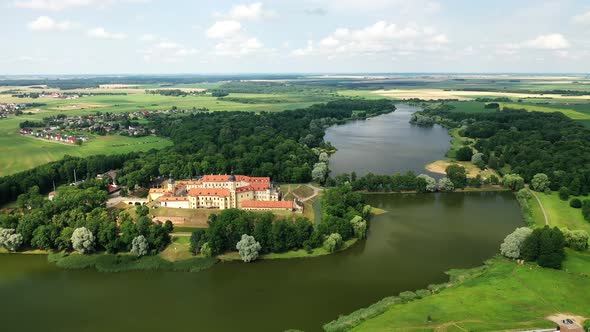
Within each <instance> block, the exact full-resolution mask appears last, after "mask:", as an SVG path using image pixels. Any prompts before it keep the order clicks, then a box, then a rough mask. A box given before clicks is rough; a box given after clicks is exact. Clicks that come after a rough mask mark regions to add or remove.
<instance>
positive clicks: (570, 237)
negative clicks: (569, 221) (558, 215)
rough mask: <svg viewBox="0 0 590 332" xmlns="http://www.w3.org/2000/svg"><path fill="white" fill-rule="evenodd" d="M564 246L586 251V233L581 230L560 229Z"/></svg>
mask: <svg viewBox="0 0 590 332" xmlns="http://www.w3.org/2000/svg"><path fill="white" fill-rule="evenodd" d="M561 232H562V233H563V236H564V239H565V243H566V246H567V247H569V248H572V249H574V250H577V251H585V250H586V249H588V232H586V231H583V230H569V229H568V228H562V229H561Z"/></svg>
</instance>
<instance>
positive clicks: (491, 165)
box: [488, 155, 498, 169]
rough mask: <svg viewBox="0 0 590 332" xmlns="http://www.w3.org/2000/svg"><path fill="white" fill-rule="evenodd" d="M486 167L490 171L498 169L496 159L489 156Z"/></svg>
mask: <svg viewBox="0 0 590 332" xmlns="http://www.w3.org/2000/svg"><path fill="white" fill-rule="evenodd" d="M488 167H489V168H491V169H498V158H496V156H494V155H492V156H490V158H489V159H488Z"/></svg>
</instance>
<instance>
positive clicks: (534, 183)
mask: <svg viewBox="0 0 590 332" xmlns="http://www.w3.org/2000/svg"><path fill="white" fill-rule="evenodd" d="M549 185H551V181H549V177H548V176H547V174H544V173H537V174H535V176H533V179H532V180H531V187H532V188H533V190H534V191H538V192H544V191H545V189H547V188H549Z"/></svg>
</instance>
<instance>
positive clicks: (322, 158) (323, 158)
mask: <svg viewBox="0 0 590 332" xmlns="http://www.w3.org/2000/svg"><path fill="white" fill-rule="evenodd" d="M328 159H329V156H328V154H327V153H326V152H321V153H320V155H319V157H318V160H319V161H320V162H323V163H327V162H328Z"/></svg>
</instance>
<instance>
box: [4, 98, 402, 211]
mask: <svg viewBox="0 0 590 332" xmlns="http://www.w3.org/2000/svg"><path fill="white" fill-rule="evenodd" d="M358 110H364V111H366V115H367V116H374V115H377V114H381V113H386V112H391V111H393V110H395V106H394V103H393V102H392V101H390V100H353V99H341V100H338V101H334V102H329V103H327V104H317V105H313V106H310V107H308V108H305V109H299V110H292V111H284V112H276V113H261V114H255V113H247V112H214V113H198V114H190V115H188V116H173V115H171V116H169V115H156V114H155V115H153V116H151V117H150V121H151V124H150V125H149V127H150V128H151V127H153V128H158V130H159V132H160V133H161V134H162V135H164V136H168V137H170V138H171V139H172V140H173V141H174V146H172V147H170V148H166V149H163V150H159V151H156V150H152V151H148V152H137V153H129V154H121V155H111V156H103V155H98V156H92V157H87V158H74V157H69V156H66V157H64V159H62V160H60V161H56V162H52V163H48V164H45V165H42V166H38V167H36V168H33V169H31V170H27V171H24V172H20V173H17V174H14V175H9V176H5V177H2V178H0V204H3V203H7V202H10V201H13V200H15V199H16V197H17V196H18V195H20V194H23V193H26V192H27V191H28V190H29V188H31V187H33V186H38V187H39V189H40V192H41V193H47V192H49V191H51V189H52V188H53V183H55V184H56V185H60V184H65V183H70V182H73V181H74V170H76V173H77V176H78V180H80V179H86V178H93V177H95V176H96V174H98V173H104V172H106V171H109V170H112V169H120V172H119V174H120V179H119V180H120V183H121V184H123V185H127V186H129V187H134V186H136V185H140V186H149V185H150V184H151V183H152V181H153V180H154V179H155V178H156V177H158V176H160V175H165V176H168V175H169V174H170V173H172V175H173V176H174V177H175V178H188V177H194V176H196V175H199V174H207V173H229V172H231V171H232V170H233V171H234V173H237V174H248V175H252V176H270V177H272V178H273V180H274V181H281V182H307V181H310V180H311V171H312V168H313V165H314V164H315V163H316V162H317V161H318V158H319V153H318V154H316V152H314V150H313V148H315V147H322V146H324V147H327V148H328V149H330V148H331V146H329V145H326V143H324V141H323V137H324V130H325V128H326V127H328V126H330V125H331V124H334V123H338V122H342V121H345V120H346V119H349V118H351V117H352V116H353V114H354V112H355V111H358Z"/></svg>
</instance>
